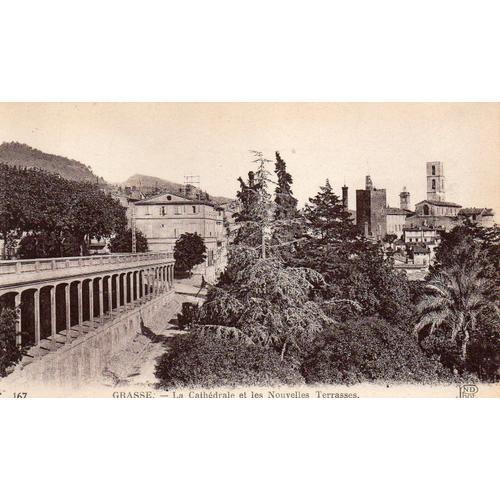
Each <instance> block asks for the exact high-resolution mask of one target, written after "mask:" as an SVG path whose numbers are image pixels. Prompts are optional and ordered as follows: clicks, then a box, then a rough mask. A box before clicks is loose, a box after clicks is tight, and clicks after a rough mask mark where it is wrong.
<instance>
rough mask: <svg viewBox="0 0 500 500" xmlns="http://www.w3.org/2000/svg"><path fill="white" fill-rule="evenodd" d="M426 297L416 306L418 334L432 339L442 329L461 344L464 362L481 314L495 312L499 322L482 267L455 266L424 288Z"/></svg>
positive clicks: (495, 305)
mask: <svg viewBox="0 0 500 500" xmlns="http://www.w3.org/2000/svg"><path fill="white" fill-rule="evenodd" d="M425 290H426V295H425V296H424V297H423V298H422V300H421V301H420V303H419V304H418V305H417V318H418V321H417V324H416V325H415V329H414V331H415V333H417V334H418V333H420V332H422V331H426V332H427V333H428V334H429V335H432V334H433V333H434V332H435V331H436V329H438V328H439V327H445V328H446V331H449V332H450V333H451V340H452V341H455V342H458V345H459V347H460V352H461V360H462V362H465V360H466V357H467V345H468V343H469V341H470V337H471V335H473V334H474V332H475V329H476V325H477V321H478V318H479V316H480V315H481V314H482V313H486V312H487V311H489V310H491V311H493V313H494V315H495V317H496V318H499V310H498V306H497V304H496V302H495V292H494V286H493V285H492V282H491V280H487V279H485V278H482V277H481V268H480V266H479V265H477V264H476V265H472V266H470V267H468V268H467V267H465V266H458V265H455V266H452V267H449V268H448V269H444V270H442V271H441V272H439V273H437V274H436V276H435V277H434V278H432V279H431V281H429V283H428V284H427V286H426V287H425Z"/></svg>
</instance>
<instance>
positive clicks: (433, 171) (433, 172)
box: [432, 165, 436, 175]
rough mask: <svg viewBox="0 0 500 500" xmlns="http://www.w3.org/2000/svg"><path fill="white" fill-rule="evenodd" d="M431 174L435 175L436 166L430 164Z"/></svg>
mask: <svg viewBox="0 0 500 500" xmlns="http://www.w3.org/2000/svg"><path fill="white" fill-rule="evenodd" d="M432 175H436V167H435V165H432Z"/></svg>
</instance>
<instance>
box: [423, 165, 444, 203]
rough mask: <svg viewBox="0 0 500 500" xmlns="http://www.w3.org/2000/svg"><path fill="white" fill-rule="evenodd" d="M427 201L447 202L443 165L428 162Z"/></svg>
mask: <svg viewBox="0 0 500 500" xmlns="http://www.w3.org/2000/svg"><path fill="white" fill-rule="evenodd" d="M427 199H428V200H429V201H445V195H444V173H443V163H442V162H440V161H428V162H427Z"/></svg>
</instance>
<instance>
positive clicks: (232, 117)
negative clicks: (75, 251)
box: [0, 103, 500, 219]
mask: <svg viewBox="0 0 500 500" xmlns="http://www.w3.org/2000/svg"><path fill="white" fill-rule="evenodd" d="M4 141H18V142H23V143H26V144H28V145H30V146H32V147H35V148H38V149H41V150H42V151H44V152H47V153H54V154H59V155H63V156H67V157H69V158H73V159H75V160H78V161H81V162H83V163H85V164H87V165H90V166H91V167H92V170H93V171H94V173H95V174H97V175H99V176H102V177H104V178H105V179H106V180H107V181H110V182H121V181H124V180H126V179H127V178H128V177H129V176H131V175H133V174H135V173H141V174H145V175H154V176H157V177H162V178H164V179H167V180H171V181H176V182H183V181H184V175H199V176H200V177H201V187H202V188H203V189H206V190H207V191H208V192H210V193H211V194H213V195H222V196H229V197H234V196H235V192H236V190H237V188H238V183H237V181H236V179H237V177H238V176H240V175H241V176H245V175H246V173H247V172H248V170H250V169H252V168H254V167H255V165H254V164H252V162H251V160H252V157H251V155H250V153H249V152H248V150H250V149H255V150H260V151H263V152H264V154H265V155H266V157H267V158H269V159H272V160H274V151H276V150H278V151H280V153H281V155H282V157H283V158H284V159H285V161H286V163H287V166H288V169H289V171H290V173H291V174H292V176H293V179H294V186H293V190H294V193H295V195H296V196H297V198H298V199H299V201H300V203H301V204H302V203H304V202H305V201H307V198H308V197H310V196H313V195H314V194H315V193H316V192H317V190H318V188H319V186H320V185H321V184H322V183H324V181H325V178H327V177H328V178H329V179H330V182H331V183H332V185H333V187H334V189H335V190H336V191H337V192H338V194H339V195H340V187H341V185H342V184H343V183H344V181H345V183H346V184H347V185H348V186H349V188H350V189H349V206H350V208H351V209H355V203H356V202H355V190H356V189H360V188H362V187H363V186H364V177H365V175H366V174H370V175H371V176H372V179H373V181H374V184H375V186H376V187H378V188H386V189H387V201H388V203H389V204H390V205H391V206H399V196H398V195H399V193H400V191H401V189H402V187H403V186H406V187H407V188H408V190H409V191H410V193H411V203H412V205H414V204H415V203H417V202H419V201H421V200H423V199H425V197H426V177H425V175H426V174H425V164H426V162H427V161H442V162H444V171H445V177H446V190H447V191H446V199H447V200H448V201H453V202H456V203H460V204H462V205H463V206H476V207H479V206H481V207H483V206H487V207H491V208H493V209H494V210H495V212H496V214H497V219H498V214H499V213H500V202H499V196H498V194H497V193H498V192H499V187H500V186H499V182H498V174H499V171H500V104H498V103H429V104H428V103H409V104H405V103H332V104H330V103H97V104H92V103H80V104H72V103H0V142H4ZM271 167H272V166H271Z"/></svg>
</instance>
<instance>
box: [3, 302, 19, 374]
mask: <svg viewBox="0 0 500 500" xmlns="http://www.w3.org/2000/svg"><path fill="white" fill-rule="evenodd" d="M21 358H22V352H21V350H20V349H18V347H17V345H16V312H15V311H14V310H13V309H10V308H4V309H2V311H1V312H0V377H5V375H6V374H7V372H6V370H7V368H8V367H9V366H12V365H14V364H15V363H17V362H18V361H19V360H20V359H21Z"/></svg>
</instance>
